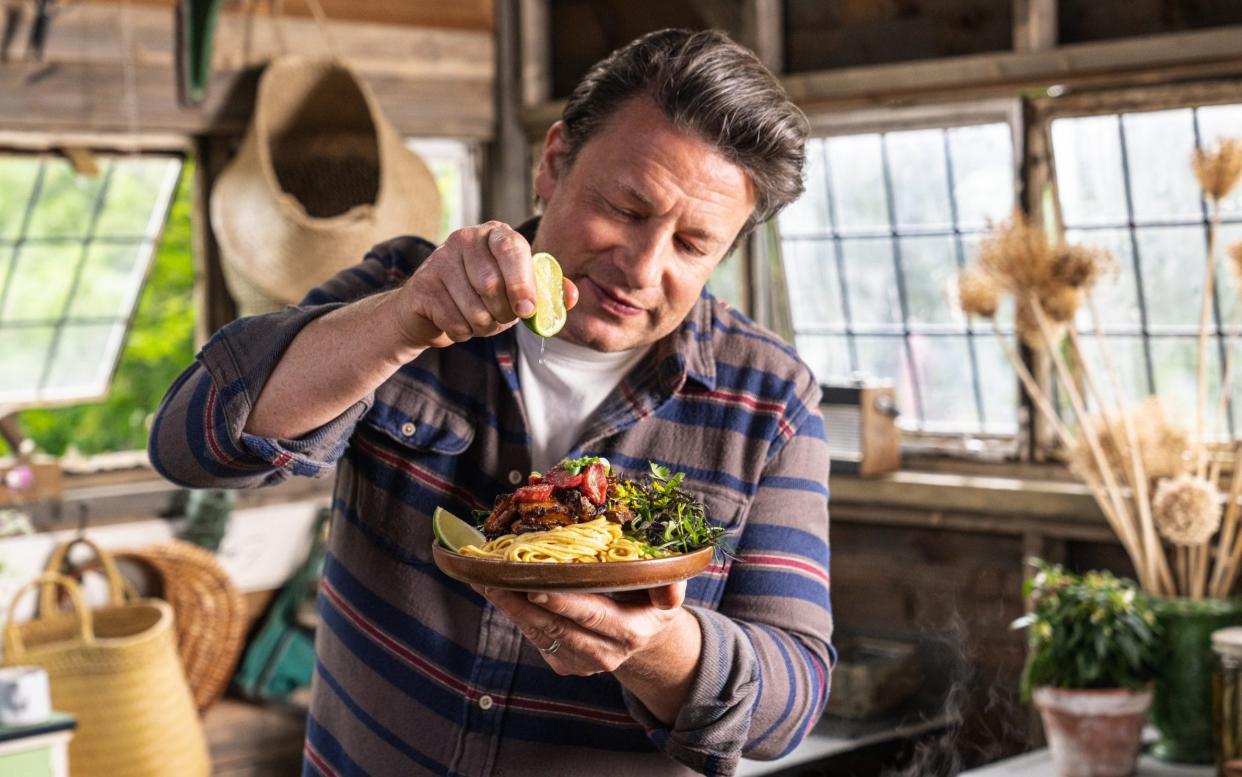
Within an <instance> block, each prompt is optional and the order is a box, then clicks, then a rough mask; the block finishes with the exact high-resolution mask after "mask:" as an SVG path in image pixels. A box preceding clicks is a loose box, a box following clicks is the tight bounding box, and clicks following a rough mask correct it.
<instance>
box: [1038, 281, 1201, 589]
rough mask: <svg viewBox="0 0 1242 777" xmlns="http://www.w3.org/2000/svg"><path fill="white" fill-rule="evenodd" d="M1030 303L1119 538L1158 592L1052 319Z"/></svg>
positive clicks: (1144, 579)
mask: <svg viewBox="0 0 1242 777" xmlns="http://www.w3.org/2000/svg"><path fill="white" fill-rule="evenodd" d="M1027 299H1028V302H1029V304H1030V306H1031V311H1032V312H1033V313H1034V314H1035V321H1036V322H1037V323H1038V324H1039V331H1040V334H1041V335H1042V336H1043V339H1044V345H1045V346H1046V347H1047V350H1048V354H1049V355H1050V356H1051V357H1052V363H1053V365H1054V366H1055V367H1056V371H1057V375H1058V376H1059V377H1060V379H1061V384H1062V385H1063V386H1064V387H1065V393H1066V394H1067V395H1069V399H1070V405H1071V406H1072V407H1073V408H1074V415H1075V417H1077V419H1078V423H1079V426H1080V427H1081V428H1082V430H1083V436H1085V437H1086V438H1087V447H1088V448H1089V449H1090V450H1091V455H1092V456H1093V457H1094V458H1095V463H1096V467H1097V468H1098V469H1099V473H1100V477H1101V478H1103V480H1104V487H1105V490H1106V492H1107V495H1108V498H1109V501H1110V502H1111V503H1112V506H1113V510H1114V511H1115V513H1116V516H1117V526H1118V527H1120V531H1119V536H1120V537H1121V539H1122V542H1123V544H1124V545H1125V546H1126V549H1127V550H1128V551H1129V552H1130V560H1131V561H1132V562H1134V566H1135V571H1136V572H1137V573H1138V578H1139V584H1140V585H1142V587H1143V588H1144V589H1146V590H1148V591H1157V590H1158V586H1157V582H1158V581H1157V580H1156V579H1155V578H1153V577H1152V574H1151V570H1150V569H1149V568H1148V566H1147V563H1146V556H1145V555H1144V554H1143V553H1142V552H1141V547H1142V546H1141V543H1140V542H1139V540H1138V537H1137V535H1136V534H1135V525H1134V519H1133V518H1132V517H1131V516H1130V510H1129V507H1128V505H1127V504H1126V500H1125V499H1124V498H1123V497H1122V494H1121V488H1120V487H1119V486H1118V485H1117V479H1116V478H1115V477H1114V476H1113V470H1112V467H1110V466H1109V464H1108V458H1107V457H1106V456H1105V455H1104V450H1103V449H1102V448H1101V447H1100V439H1099V436H1098V435H1096V433H1095V429H1094V428H1093V427H1092V425H1091V423H1090V421H1089V420H1088V418H1087V408H1086V405H1085V404H1084V403H1083V400H1082V394H1081V393H1079V391H1078V386H1077V385H1075V383H1074V378H1073V375H1072V374H1071V373H1070V371H1069V367H1068V366H1067V365H1066V364H1065V358H1064V357H1063V356H1062V355H1061V352H1060V350H1059V349H1058V348H1057V343H1056V341H1055V339H1054V338H1053V333H1052V327H1051V326H1050V325H1049V323H1048V316H1047V314H1045V313H1044V308H1043V305H1041V304H1040V302H1039V296H1038V295H1036V294H1035V293H1034V292H1028V294H1027ZM1079 357H1080V359H1079V360H1080V361H1081V354H1079ZM1183 590H1184V589H1183Z"/></svg>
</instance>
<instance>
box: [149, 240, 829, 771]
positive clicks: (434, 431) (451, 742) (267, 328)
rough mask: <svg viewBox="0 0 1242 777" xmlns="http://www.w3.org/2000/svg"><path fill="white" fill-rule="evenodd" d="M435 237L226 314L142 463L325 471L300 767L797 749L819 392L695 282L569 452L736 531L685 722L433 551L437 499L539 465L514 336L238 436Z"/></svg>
mask: <svg viewBox="0 0 1242 777" xmlns="http://www.w3.org/2000/svg"><path fill="white" fill-rule="evenodd" d="M433 249H434V246H432V245H431V244H429V243H427V242H426V241H423V240H420V239H417V238H398V239H396V240H392V241H389V242H387V243H384V244H381V245H379V246H377V247H376V248H375V249H373V250H372V251H371V252H370V253H369V254H368V255H367V257H366V258H365V259H364V261H363V262H362V263H361V264H360V265H358V266H356V267H353V268H351V269H348V270H345V271H343V272H341V273H340V274H338V275H337V276H336V277H335V278H333V279H332V280H330V281H329V282H327V283H326V284H325V285H323V286H322V287H320V288H317V289H315V290H313V291H311V293H310V294H309V295H308V296H307V298H306V299H305V300H304V301H303V303H302V304H301V305H300V306H298V307H290V308H287V309H285V310H283V311H281V312H277V313H272V314H269V315H265V316H258V317H254V318H247V319H240V320H238V321H234V322H233V323H231V324H229V325H228V326H226V327H224V328H223V329H222V330H221V331H220V332H218V333H217V334H216V335H215V336H214V337H213V338H212V339H211V340H210V341H209V342H208V343H207V344H206V345H205V346H204V348H203V350H202V351H201V352H200V353H199V355H198V357H197V359H196V361H195V363H194V364H193V365H191V366H190V367H189V369H187V370H186V371H185V372H184V373H183V374H182V375H181V376H180V377H179V378H178V379H177V381H176V382H175V383H174V384H173V386H172V388H171V389H170V390H169V392H168V395H167V396H166V397H165V398H164V401H163V404H162V405H161V407H160V410H159V413H158V416H157V418H156V422H155V426H154V427H153V429H152V434H151V441H150V454H151V461H152V463H153V465H154V466H155V467H156V469H157V470H158V471H159V472H160V473H161V474H162V475H164V476H165V477H166V478H168V479H169V480H172V481H174V482H176V483H180V484H183V485H186V486H190V487H196V488H203V487H235V488H244V487H254V486H263V485H269V484H273V483H277V482H280V481H282V480H284V479H286V478H289V477H292V476H310V477H317V476H322V475H326V474H328V473H329V472H331V471H333V469H335V473H336V488H335V492H334V497H333V517H332V528H331V535H330V539H329V552H328V556H327V560H326V563H325V569H324V575H323V580H322V584H321V589H320V596H319V611H320V614H321V618H322V625H321V627H320V628H319V630H318V633H317V635H316V672H315V680H314V684H313V687H312V694H311V706H310V712H309V716H308V722H307V732H306V743H305V751H304V752H305V759H304V771H303V774H306V775H422V774H435V775H460V776H461V777H475V776H476V775H478V776H482V775H497V776H500V775H504V776H506V777H507V776H508V775H515V776H516V775H538V776H539V777H553V776H555V775H580V774H587V773H591V774H598V775H643V776H644V777H648V776H654V775H679V774H687V773H689V772H691V771H696V772H700V773H704V774H713V775H728V774H732V773H733V771H734V770H735V769H736V767H737V763H738V759H739V758H741V757H743V756H745V757H749V758H759V759H770V758H776V757H779V756H781V755H783V754H785V753H788V752H789V751H790V750H792V749H793V748H794V746H796V745H797V744H798V742H799V741H801V739H802V738H803V736H804V735H805V734H806V732H807V730H808V729H809V728H810V727H811V726H812V725H813V724H814V723H815V721H816V720H817V719H818V718H819V716H820V714H821V712H822V710H823V707H824V704H825V702H826V701H827V696H828V687H829V673H830V669H831V666H832V663H833V661H834V660H835V654H834V653H833V649H832V647H831V644H830V639H831V635H832V615H831V605H830V603H829V575H828V556H829V551H828V489H827V476H828V455H827V447H826V444H825V440H824V429H823V421H822V418H821V416H820V414H819V410H818V403H819V389H818V386H817V384H816V382H815V380H814V378H813V376H812V375H811V373H810V371H809V370H808V369H807V367H806V366H805V365H804V364H803V363H802V362H801V361H800V360H799V359H798V358H797V356H796V355H795V354H794V352H793V350H792V349H791V348H790V347H789V346H788V345H786V344H784V343H782V342H781V341H780V340H778V339H777V338H775V337H774V336H773V335H771V334H770V333H768V332H767V331H765V330H763V329H762V328H760V327H758V326H757V325H756V324H754V323H753V322H751V321H750V320H748V319H747V318H745V317H744V316H742V315H741V314H740V313H738V312H737V311H735V310H733V309H732V308H730V307H729V306H728V305H726V304H724V303H722V302H718V301H716V300H715V299H714V298H713V297H711V296H710V295H709V294H708V293H707V292H706V291H705V292H704V293H703V295H702V296H701V297H700V299H699V300H698V301H697V302H696V304H695V306H694V308H693V309H692V310H691V312H690V313H689V315H688V316H687V317H686V319H685V321H684V322H683V323H682V324H681V326H680V328H679V329H678V330H677V331H675V332H674V333H672V334H671V335H669V336H668V337H666V338H664V339H663V340H661V341H660V342H658V343H657V344H656V345H655V346H653V348H652V349H651V350H650V352H649V354H648V356H647V358H645V359H644V360H643V361H642V362H640V363H639V365H638V366H637V367H635V368H634V369H633V370H632V371H631V372H630V373H629V374H628V375H627V376H626V377H625V379H624V380H623V381H622V382H621V384H620V385H619V386H618V387H617V389H616V390H615V391H614V392H613V394H612V395H611V396H610V397H609V398H608V399H607V400H605V402H604V404H603V405H602V406H601V407H600V408H599V409H598V410H597V411H596V412H595V414H594V415H593V416H592V417H591V419H590V420H589V421H588V423H587V425H586V427H585V429H584V432H583V435H582V437H581V438H580V440H579V442H578V445H577V447H576V448H575V450H574V451H572V452H571V455H581V454H591V455H598V456H606V457H607V458H608V460H609V461H610V462H611V463H612V466H613V468H614V469H615V470H616V471H618V473H619V474H620V475H621V476H623V477H638V476H641V475H642V474H644V473H645V472H646V470H647V466H648V465H647V462H648V461H649V460H650V461H654V462H657V463H659V464H663V465H665V466H668V467H670V468H671V469H673V470H674V471H684V472H686V473H687V477H686V480H685V487H687V488H688V489H689V490H690V491H692V492H693V493H695V494H696V495H697V496H698V497H699V498H700V499H701V500H702V501H703V502H704V504H705V505H706V506H707V510H708V514H709V516H711V518H712V520H713V521H714V522H717V523H720V524H722V525H724V526H725V527H727V529H728V530H729V538H730V543H731V545H732V546H733V547H734V557H733V558H724V559H722V560H719V561H718V562H716V563H714V564H713V565H712V566H711V567H709V568H708V570H707V571H706V572H704V573H702V574H700V575H699V576H698V577H696V578H694V579H692V580H691V581H690V582H689V586H688V590H687V594H686V607H687V609H688V610H689V612H691V613H692V614H693V615H694V616H695V617H696V618H697V620H698V621H699V623H700V625H701V628H702V634H703V640H702V655H701V657H700V660H699V664H698V669H697V673H696V676H695V678H694V681H693V684H692V687H691V691H690V697H689V699H688V701H687V703H686V705H685V706H684V707H683V708H682V709H681V711H680V713H679V714H678V716H677V719H676V721H675V722H674V723H673V725H672V726H671V727H670V726H667V725H664V724H662V723H661V722H660V721H659V720H658V719H656V718H655V717H654V716H653V715H652V714H651V713H650V712H649V711H648V710H647V709H646V708H645V707H644V706H643V705H642V703H641V702H639V701H638V700H637V699H636V698H635V697H633V696H632V695H630V694H629V693H628V692H626V691H625V690H624V689H623V688H622V687H621V685H620V684H619V683H618V682H617V681H616V679H615V678H614V677H613V676H612V675H611V674H601V675H595V676H591V677H572V676H560V675H558V674H557V673H556V672H554V671H553V670H552V669H551V668H550V667H549V666H548V665H547V664H546V663H545V662H544V661H543V660H542V659H541V657H540V653H539V652H538V650H537V649H536V648H535V647H534V646H533V645H532V644H530V643H529V642H528V641H526V640H525V639H524V638H523V637H522V635H521V633H520V632H519V631H518V629H517V627H516V626H514V625H513V624H512V623H510V622H509V621H508V620H507V619H506V618H505V617H504V616H503V615H502V614H501V613H500V612H498V611H497V610H496V609H494V608H493V607H492V606H491V605H490V604H489V603H488V602H487V601H486V600H485V599H483V598H482V597H480V596H479V595H477V594H476V593H475V592H474V591H473V590H471V589H470V588H469V587H468V586H466V585H464V584H461V583H458V582H457V581H455V580H452V579H450V578H448V577H446V576H445V575H443V574H442V573H441V572H440V571H439V570H438V569H437V568H436V566H435V564H434V563H433V561H432V559H431V544H432V533H431V526H430V516H431V513H432V511H433V510H434V509H435V507H436V506H437V505H441V506H444V507H445V508H446V509H448V510H450V511H451V512H454V513H457V514H459V515H465V514H468V511H470V510H472V509H477V508H483V507H485V506H490V505H491V504H492V502H493V499H494V498H495V496H496V495H497V494H500V493H504V492H507V491H511V490H512V489H513V487H514V484H516V483H517V482H519V480H521V478H522V476H523V475H524V473H526V472H527V471H528V470H529V469H530V450H529V444H528V434H527V423H526V420H525V416H524V411H523V404H522V395H521V391H520V389H519V385H518V371H517V369H516V367H515V357H516V344H515V338H514V335H513V332H512V331H506V332H504V333H501V334H499V335H496V336H494V337H490V338H476V339H473V340H470V341H467V342H464V343H459V344H456V345H453V346H451V347H447V348H439V349H428V350H427V351H425V352H424V353H423V354H422V355H420V356H419V357H418V358H417V359H415V360H414V361H412V362H410V363H408V364H406V365H405V366H404V367H402V368H401V369H400V370H399V371H398V372H397V373H396V374H394V375H393V376H392V377H391V378H390V379H389V380H388V381H386V382H385V383H384V384H382V385H381V386H380V387H379V388H378V389H376V390H375V391H374V393H373V394H371V395H369V396H367V397H365V398H363V399H362V400H360V401H359V402H358V403H357V404H355V405H354V406H353V407H352V408H350V409H349V410H347V411H346V412H344V413H343V414H342V415H340V416H339V417H338V418H336V419H334V420H333V421H331V422H329V423H327V424H326V425H324V426H323V427H320V428H319V429H316V430H314V431H312V432H310V433H308V434H306V435H304V436H303V437H301V438H298V439H293V440H286V439H270V438H263V437H258V436H255V435H251V434H247V433H245V432H243V431H242V430H243V427H244V426H245V423H246V419H247V416H248V414H249V412H250V410H251V408H252V407H253V406H254V403H255V401H256V400H257V398H258V396H259V392H260V390H261V389H262V387H263V385H264V382H265V381H266V380H267V378H268V376H269V375H270V374H271V372H272V370H273V368H274V367H275V365H276V363H277V362H278V361H279V359H280V357H281V356H282V354H283V353H284V351H285V349H286V348H287V347H288V345H289V343H290V341H292V340H293V338H294V337H295V336H296V335H297V333H298V332H299V331H300V330H301V329H302V327H304V326H306V324H307V323H309V322H310V321H312V320H313V319H315V318H316V317H318V316H321V315H324V314H325V313H327V312H329V311H331V310H333V309H335V308H337V307H339V306H340V305H343V304H347V303H348V302H349V301H351V300H355V299H358V298H360V297H363V296H366V295H368V294H371V293H374V292H377V291H380V290H383V289H386V288H392V287H393V286H395V285H398V284H400V283H401V282H402V281H404V280H405V279H406V278H407V277H408V276H409V275H410V273H411V272H413V270H414V269H415V268H416V267H417V266H418V264H419V263H420V262H421V261H422V260H423V259H425V258H426V256H427V255H428V254H430V252H431V251H432V250H433Z"/></svg>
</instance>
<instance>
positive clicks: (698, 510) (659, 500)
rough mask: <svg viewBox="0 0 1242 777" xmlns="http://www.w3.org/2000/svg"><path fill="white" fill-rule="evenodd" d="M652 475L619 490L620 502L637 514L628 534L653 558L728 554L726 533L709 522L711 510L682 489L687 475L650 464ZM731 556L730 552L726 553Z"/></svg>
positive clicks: (617, 486) (627, 481)
mask: <svg viewBox="0 0 1242 777" xmlns="http://www.w3.org/2000/svg"><path fill="white" fill-rule="evenodd" d="M648 466H649V467H650V469H651V475H650V476H649V477H646V478H643V479H642V480H639V481H633V480H625V481H622V482H620V483H618V484H617V485H616V486H615V491H614V495H615V496H616V498H617V501H618V502H620V503H622V504H624V505H625V506H626V507H628V508H629V509H630V512H631V513H633V514H634V518H633V519H632V520H631V521H630V522H629V524H628V525H627V532H628V533H629V534H630V535H631V536H633V537H634V538H635V539H637V540H639V541H640V542H643V543H645V544H646V545H647V546H648V547H649V548H650V549H651V555H655V556H662V555H669V554H674V553H689V552H690V551H692V550H698V549H699V548H704V547H708V546H714V547H715V548H716V549H717V550H722V551H725V548H724V547H723V540H724V536H725V529H724V527H722V526H715V525H713V524H712V523H711V522H709V521H708V520H707V510H706V508H704V507H703V505H702V503H701V502H699V501H698V500H697V499H695V498H694V496H693V495H692V494H690V493H689V492H688V491H686V490H685V489H683V488H682V487H681V483H682V481H683V480H685V478H686V473H684V472H678V473H676V474H673V473H672V472H670V470H669V468H668V467H663V466H661V465H659V464H656V463H655V462H648ZM726 552H727V551H726Z"/></svg>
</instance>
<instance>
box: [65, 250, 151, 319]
mask: <svg viewBox="0 0 1242 777" xmlns="http://www.w3.org/2000/svg"><path fill="white" fill-rule="evenodd" d="M150 253H151V246H150V244H146V245H144V244H143V243H141V242H126V243H92V244H91V247H90V249H89V250H88V252H87V256H86V265H85V266H84V267H83V268H82V280H81V282H80V283H79V285H78V290H77V293H76V294H74V296H73V302H72V303H71V304H70V305H69V317H70V318H88V317H90V318H97V317H106V318H123V317H127V316H128V315H129V311H130V310H132V309H133V307H134V297H135V296H136V295H137V294H138V289H139V287H140V286H141V283H142V273H143V272H144V271H145V270H146V266H147V258H148V257H149V255H150Z"/></svg>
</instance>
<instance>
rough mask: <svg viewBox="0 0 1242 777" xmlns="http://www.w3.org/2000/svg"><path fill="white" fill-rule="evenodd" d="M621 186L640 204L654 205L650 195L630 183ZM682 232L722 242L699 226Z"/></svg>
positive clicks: (694, 236) (689, 235) (700, 238)
mask: <svg viewBox="0 0 1242 777" xmlns="http://www.w3.org/2000/svg"><path fill="white" fill-rule="evenodd" d="M620 186H621V191H622V192H624V193H625V195H626V196H627V197H630V198H632V199H634V200H635V201H637V202H638V203H639V204H641V205H642V206H644V207H647V208H650V207H652V202H651V198H650V197H647V196H646V195H645V194H643V193H642V192H640V191H639V190H637V189H635V188H634V187H633V186H630V185H629V184H625V183H623V184H620ZM681 232H682V234H684V235H686V236H687V237H693V238H698V239H699V240H707V241H711V242H717V243H718V242H720V240H719V239H718V238H717V237H716V236H715V235H714V234H712V233H711V232H708V231H707V230H705V229H700V228H698V227H690V228H689V229H683V230H681Z"/></svg>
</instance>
